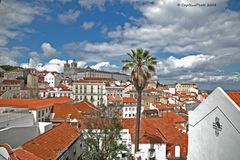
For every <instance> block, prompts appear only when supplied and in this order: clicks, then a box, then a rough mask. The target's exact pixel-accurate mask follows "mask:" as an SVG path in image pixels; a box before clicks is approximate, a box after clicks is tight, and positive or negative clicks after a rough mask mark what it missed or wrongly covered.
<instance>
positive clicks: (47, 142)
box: [21, 122, 80, 160]
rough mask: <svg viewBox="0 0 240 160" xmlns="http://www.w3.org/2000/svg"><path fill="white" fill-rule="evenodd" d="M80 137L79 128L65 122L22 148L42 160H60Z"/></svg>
mask: <svg viewBox="0 0 240 160" xmlns="http://www.w3.org/2000/svg"><path fill="white" fill-rule="evenodd" d="M79 135H80V131H79V129H78V128H76V127H73V126H71V125H70V124H68V123H66V122H65V123H62V124H60V125H58V126H57V127H55V128H53V129H51V130H49V131H47V132H45V133H43V134H41V135H39V136H38V137H36V138H34V139H32V140H30V141H28V142H26V143H24V144H23V145H22V146H21V147H22V148H23V149H24V150H26V151H28V152H31V153H32V154H34V155H36V156H38V157H40V158H42V159H47V160H53V159H57V158H59V156H61V154H62V153H64V152H65V151H66V150H67V149H68V147H69V146H71V145H72V143H73V142H74V141H75V140H76V139H77V138H78V137H79Z"/></svg>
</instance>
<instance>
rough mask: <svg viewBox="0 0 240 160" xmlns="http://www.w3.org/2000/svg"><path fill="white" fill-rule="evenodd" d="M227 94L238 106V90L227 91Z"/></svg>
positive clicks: (239, 93)
mask: <svg viewBox="0 0 240 160" xmlns="http://www.w3.org/2000/svg"><path fill="white" fill-rule="evenodd" d="M227 95H228V96H229V97H230V98H231V99H232V100H233V101H234V102H235V103H236V104H237V105H238V107H239V108H240V92H227Z"/></svg>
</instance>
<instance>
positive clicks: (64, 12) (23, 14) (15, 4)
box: [0, 0, 240, 89]
mask: <svg viewBox="0 0 240 160" xmlns="http://www.w3.org/2000/svg"><path fill="white" fill-rule="evenodd" d="M201 3H204V4H206V5H207V4H210V3H212V4H216V6H212V7H206V6H205V7H200V6H197V5H196V6H194V4H201ZM177 4H180V6H177ZM188 4H191V5H192V6H187V7H186V5H188ZM184 5H185V6H184ZM238 26H240V1H239V0H204V1H203V0H36V1H28V0H25V1H24V0H18V1H16V0H2V3H1V4H0V56H1V57H0V64H11V65H19V66H22V67H35V68H38V69H40V70H43V69H47V70H57V71H62V69H63V64H64V61H65V60H67V59H69V60H73V59H76V61H78V65H79V66H80V67H86V66H91V67H93V68H96V69H103V70H114V71H120V69H121V65H122V63H121V60H123V59H124V58H126V53H127V52H129V51H130V50H131V49H136V48H139V47H142V48H145V49H148V50H150V51H151V53H152V54H153V55H154V56H156V57H157V58H158V59H159V63H158V65H157V72H156V76H157V77H158V78H159V80H160V82H162V83H175V82H188V83H191V82H194V83H197V84H198V85H199V86H200V88H203V89H214V88H215V87H217V86H222V87H223V88H224V89H239V88H240V73H239V72H240V45H239V44H240V27H238ZM28 59H30V63H27V62H28Z"/></svg>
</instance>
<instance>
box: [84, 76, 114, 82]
mask: <svg viewBox="0 0 240 160" xmlns="http://www.w3.org/2000/svg"><path fill="white" fill-rule="evenodd" d="M83 79H84V80H90V81H91V80H93V81H104V82H105V81H116V79H115V78H101V77H84V78H83Z"/></svg>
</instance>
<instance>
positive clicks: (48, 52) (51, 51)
mask: <svg viewBox="0 0 240 160" xmlns="http://www.w3.org/2000/svg"><path fill="white" fill-rule="evenodd" d="M41 48H42V50H43V55H44V56H47V57H52V56H55V55H57V50H56V49H55V48H53V47H52V45H51V44H50V43H47V42H44V43H43V44H42V45H41Z"/></svg>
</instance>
